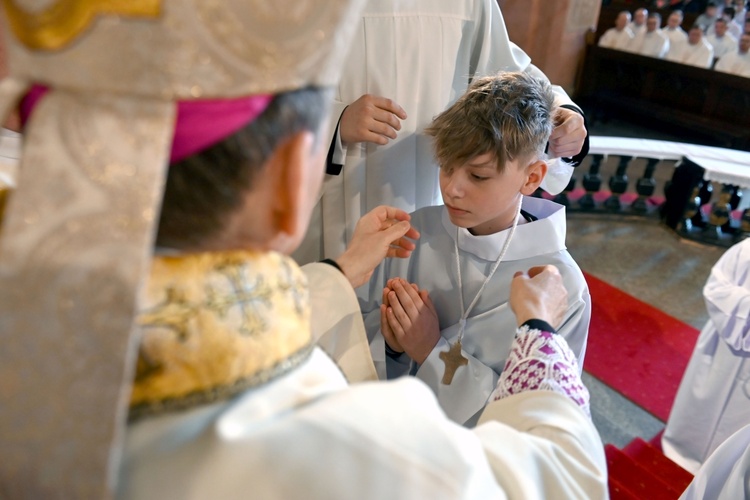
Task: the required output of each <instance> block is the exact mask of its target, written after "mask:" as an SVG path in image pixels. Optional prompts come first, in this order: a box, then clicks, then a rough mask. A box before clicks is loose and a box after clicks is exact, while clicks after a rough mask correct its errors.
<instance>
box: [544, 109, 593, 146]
mask: <svg viewBox="0 0 750 500" xmlns="http://www.w3.org/2000/svg"><path fill="white" fill-rule="evenodd" d="M554 123H555V128H554V130H552V135H550V138H549V150H548V154H549V156H550V157H551V158H570V157H572V156H575V155H577V154H578V153H580V152H581V148H583V143H584V141H585V140H586V134H587V132H586V126H585V125H584V121H583V116H582V115H581V114H579V113H576V112H575V111H573V110H572V109H568V108H557V111H555V116H554Z"/></svg>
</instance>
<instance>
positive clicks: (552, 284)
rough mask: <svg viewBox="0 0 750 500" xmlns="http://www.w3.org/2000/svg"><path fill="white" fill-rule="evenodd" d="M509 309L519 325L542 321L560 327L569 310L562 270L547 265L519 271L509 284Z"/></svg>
mask: <svg viewBox="0 0 750 500" xmlns="http://www.w3.org/2000/svg"><path fill="white" fill-rule="evenodd" d="M510 307H511V309H512V310H513V313H514V314H515V315H516V324H517V325H518V326H521V325H522V324H524V323H525V322H526V321H528V320H530V319H540V320H543V321H546V322H547V323H549V324H550V325H552V326H553V327H555V328H557V327H558V326H559V325H560V323H561V322H562V320H563V318H564V317H565V312H566V311H567V309H568V292H567V290H566V289H565V285H563V280H562V276H561V275H560V271H559V270H558V269H557V268H556V267H555V266H552V265H547V266H538V267H532V268H531V269H529V270H528V271H527V272H525V273H524V272H521V271H518V272H516V274H515V275H514V276H513V281H511V285H510Z"/></svg>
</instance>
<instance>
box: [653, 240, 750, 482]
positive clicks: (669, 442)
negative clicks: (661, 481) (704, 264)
mask: <svg viewBox="0 0 750 500" xmlns="http://www.w3.org/2000/svg"><path fill="white" fill-rule="evenodd" d="M748 269H750V240H744V241H742V242H741V243H737V244H736V245H734V246H733V247H731V248H730V249H729V250H727V251H726V252H725V253H724V255H723V256H722V257H721V258H720V259H719V260H718V262H717V263H716V264H715V265H714V267H713V269H712V270H711V275H710V276H709V278H708V281H707V282H706V286H705V287H704V289H703V296H704V298H705V300H706V307H707V309H708V313H709V316H710V320H709V321H708V322H707V323H706V326H705V327H704V328H703V330H702V331H701V333H700V336H699V337H698V341H697V342H696V345H695V350H694V351H693V355H692V356H691V358H690V362H689V364H688V367H687V370H686V371H685V374H684V376H683V378H682V382H680V388H679V390H678V392H677V397H676V399H675V403H674V406H673V407H672V411H671V413H670V415H669V420H668V422H667V426H666V429H665V431H664V437H663V438H662V447H663V449H664V453H665V455H667V456H668V457H669V458H671V459H672V460H674V461H675V462H677V463H678V464H680V465H681V466H682V467H684V468H685V469H687V470H689V471H691V472H693V473H695V472H696V471H697V470H698V468H699V467H700V465H701V464H702V463H703V462H704V461H705V460H706V458H707V457H708V456H709V455H710V454H711V453H712V452H713V451H714V450H715V449H716V448H717V447H718V446H719V445H720V444H721V443H722V442H723V441H724V440H726V439H727V438H728V437H729V436H731V435H732V434H733V433H734V432H736V431H737V430H738V429H740V428H741V427H743V426H745V425H747V424H750V333H748V332H749V331H750V328H749V326H748V321H749V318H750V281H749V280H748V279H747V278H748Z"/></svg>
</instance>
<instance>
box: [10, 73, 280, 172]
mask: <svg viewBox="0 0 750 500" xmlns="http://www.w3.org/2000/svg"><path fill="white" fill-rule="evenodd" d="M48 90H49V89H48V88H47V87H43V86H41V85H34V86H33V87H32V88H31V90H30V91H29V92H28V93H27V94H26V96H25V97H24V99H23V100H22V101H21V106H20V112H21V123H22V124H25V123H26V122H27V121H28V119H29V117H30V116H31V112H32V111H33V109H34V107H35V106H36V105H37V104H38V102H39V100H40V99H41V98H42V97H43V96H44V94H46V93H47V91H48ZM272 99H273V95H271V94H261V95H253V96H247V97H240V98H236V99H212V100H196V101H179V102H178V103H177V119H176V120H175V130H174V138H173V140H172V150H171V152H170V157H169V160H170V163H174V162H177V161H180V160H182V159H184V158H187V157H188V156H190V155H193V154H196V153H199V152H200V151H203V150H204V149H206V148H208V147H210V146H213V145H214V144H216V143H218V142H220V141H221V140H222V139H224V138H226V137H229V136H230V135H232V134H233V133H235V132H237V131H238V130H240V129H241V128H242V127H244V126H245V125H247V124H249V123H251V122H252V121H253V120H255V118H257V117H258V116H259V115H260V114H261V113H262V112H263V111H265V109H266V108H267V107H268V105H269V104H270V103H271V100H272Z"/></svg>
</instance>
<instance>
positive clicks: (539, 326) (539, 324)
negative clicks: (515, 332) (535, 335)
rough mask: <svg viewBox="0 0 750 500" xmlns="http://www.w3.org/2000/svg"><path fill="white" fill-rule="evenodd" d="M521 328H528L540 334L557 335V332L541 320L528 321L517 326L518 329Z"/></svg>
mask: <svg viewBox="0 0 750 500" xmlns="http://www.w3.org/2000/svg"><path fill="white" fill-rule="evenodd" d="M523 327H528V328H529V329H530V330H539V331H540V332H550V333H557V330H555V328H554V327H553V326H552V325H550V324H549V323H547V322H546V321H544V320H543V319H536V318H532V319H528V320H526V321H524V322H523V323H521V325H519V328H523Z"/></svg>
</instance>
